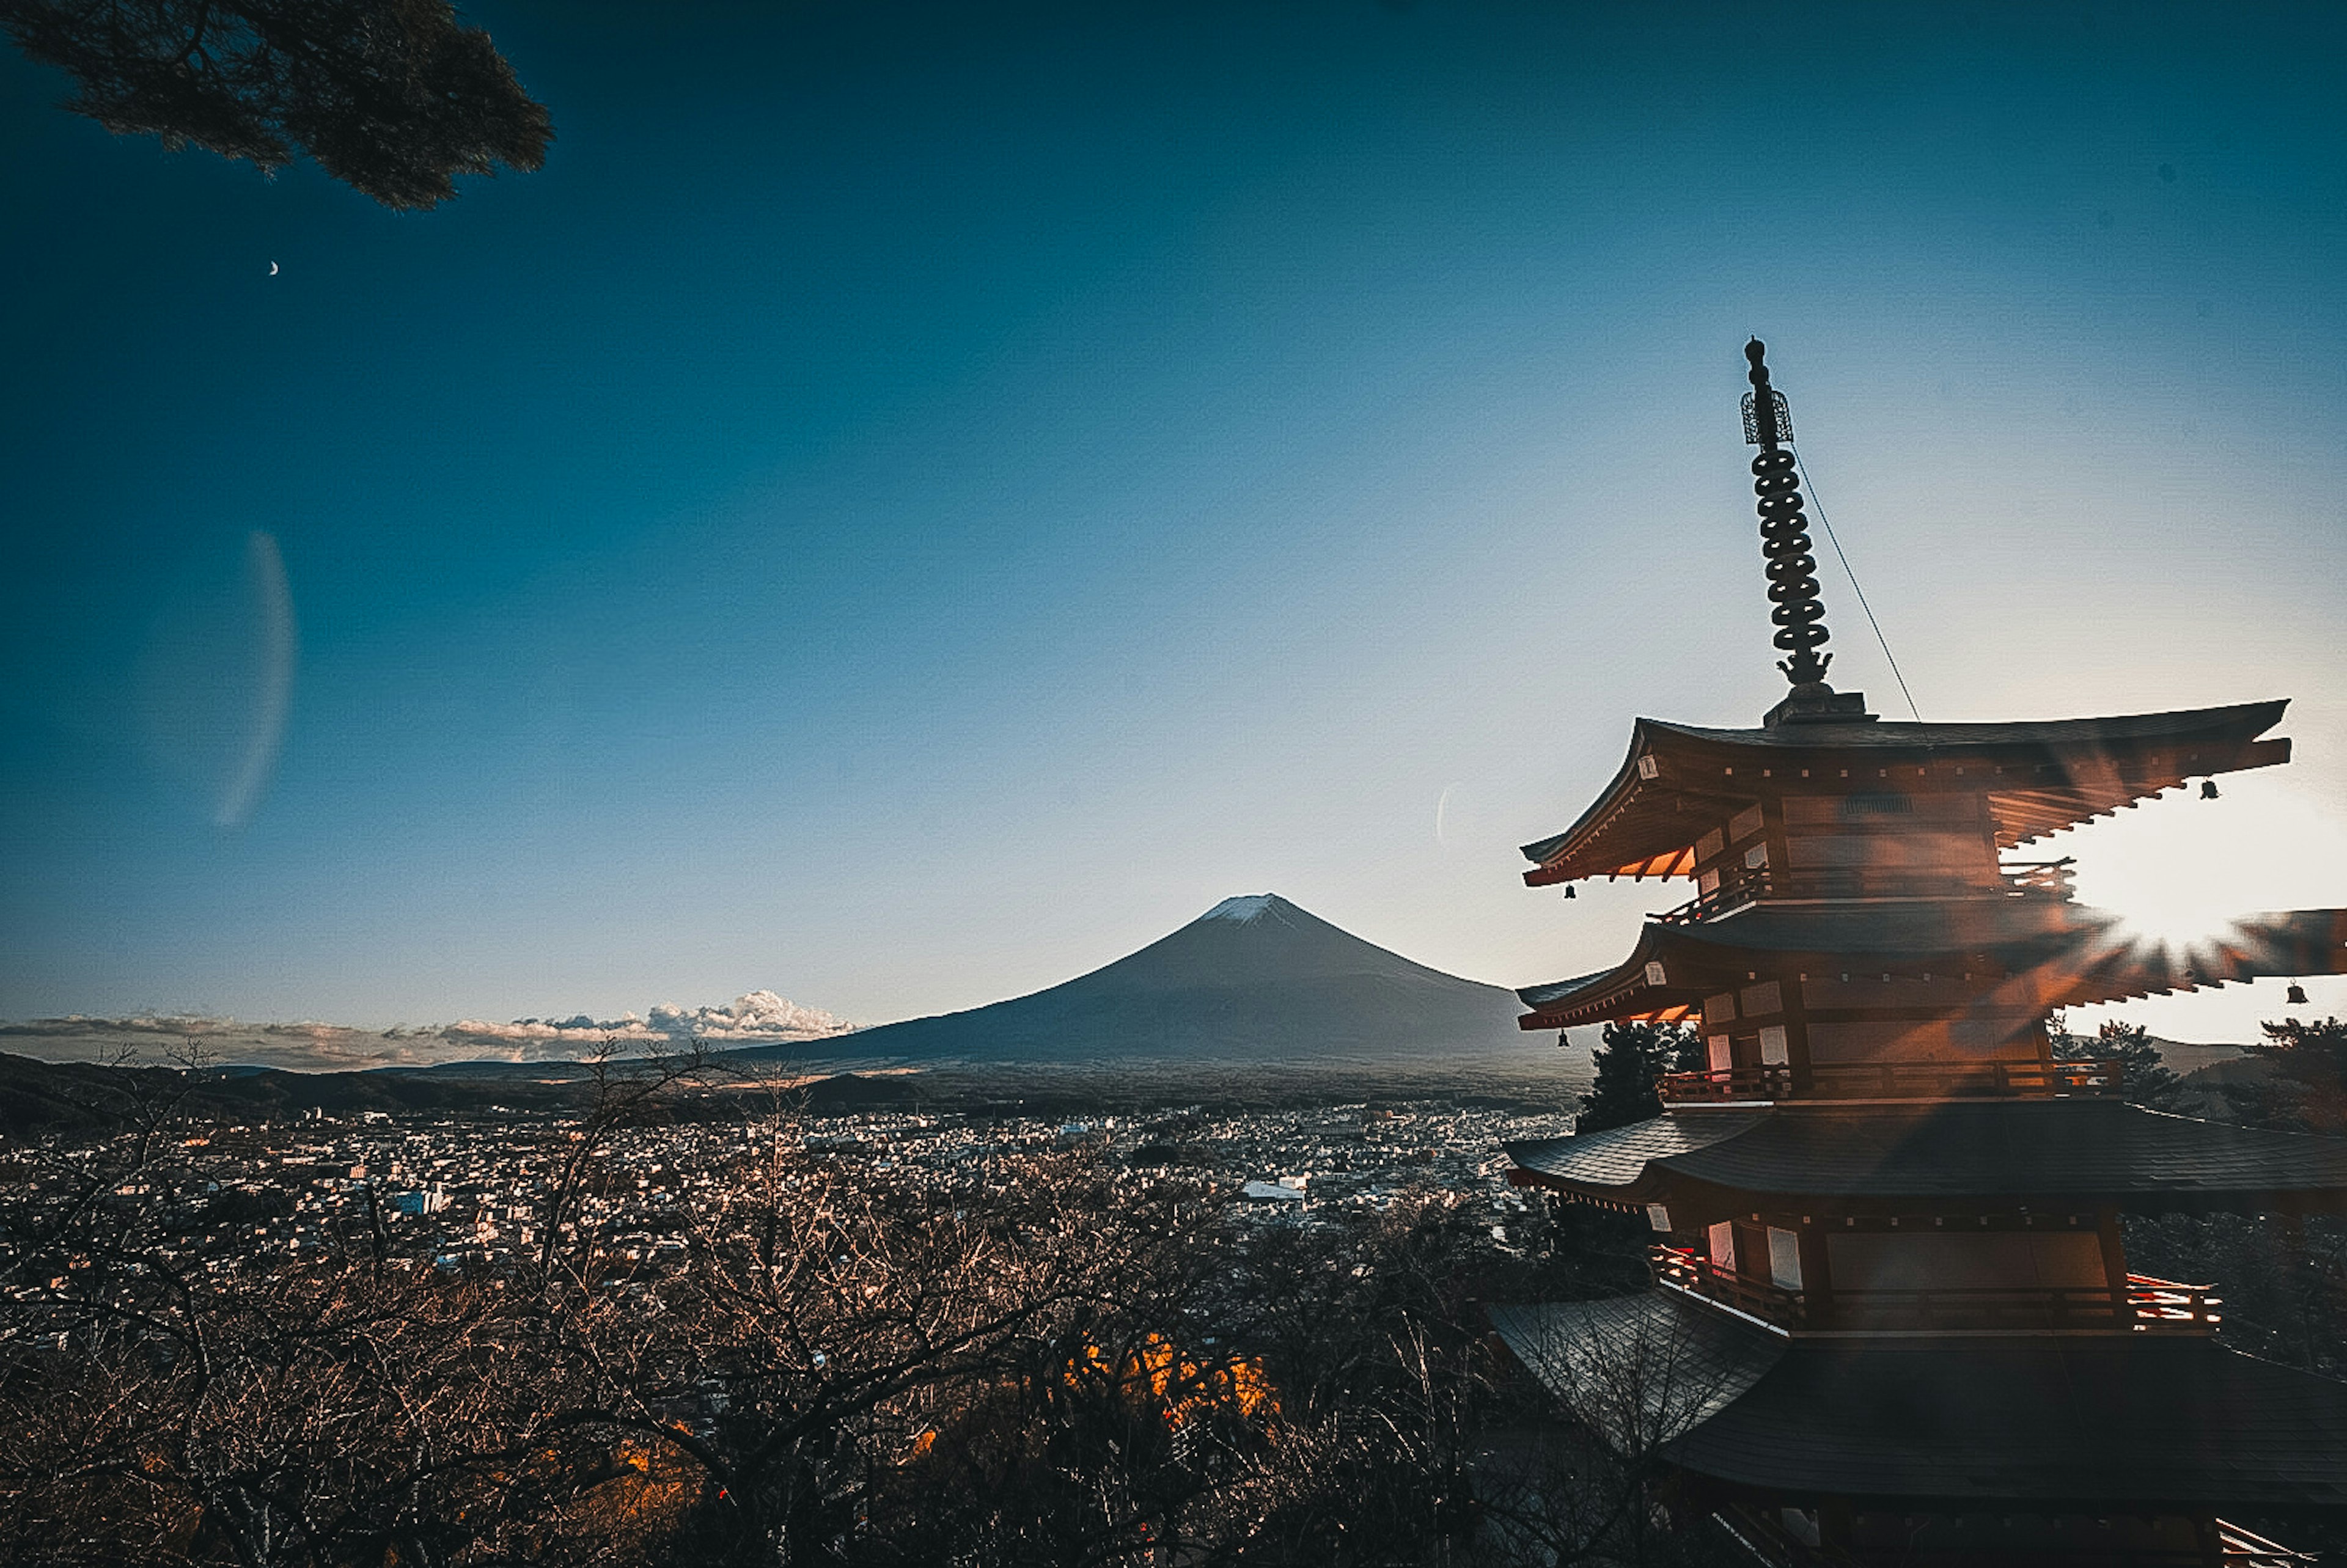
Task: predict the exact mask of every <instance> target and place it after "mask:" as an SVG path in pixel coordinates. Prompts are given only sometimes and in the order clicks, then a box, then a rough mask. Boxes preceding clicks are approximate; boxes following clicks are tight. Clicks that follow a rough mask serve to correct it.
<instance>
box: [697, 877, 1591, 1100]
mask: <svg viewBox="0 0 2347 1568" xmlns="http://www.w3.org/2000/svg"><path fill="white" fill-rule="evenodd" d="M1520 1011H1522V1008H1521V1006H1520V1005H1519V1004H1518V1002H1517V1000H1516V998H1515V995H1514V993H1512V992H1511V991H1508V990H1506V989H1502V988H1501V987H1499V986H1491V985H1484V984H1482V983H1481V982H1480V981H1476V980H1468V979H1460V978H1459V977H1458V976H1456V975H1448V974H1444V973H1443V972H1442V971H1441V970H1440V969H1434V968H1428V967H1427V966H1425V965H1424V964H1419V963H1414V962H1412V961H1411V960H1409V959H1408V958H1403V957H1402V956H1401V955H1400V954H1399V953H1393V952H1389V951H1388V950H1387V949H1385V948H1380V947H1378V946H1377V945H1376V944H1375V943H1373V942H1367V941H1364V940H1362V939H1361V938H1358V937H1356V936H1354V935H1353V934H1352V933H1350V932H1349V931H1346V930H1342V929H1340V928H1339V927H1336V926H1332V925H1330V924H1329V923H1328V922H1327V921H1326V920H1323V919H1321V918H1320V917H1318V916H1317V915H1314V914H1312V913H1310V912H1309V911H1308V910H1306V909H1303V908H1300V907H1297V906H1296V905H1295V904H1292V903H1290V902H1288V901H1287V900H1286V899H1285V898H1282V897H1279V896H1278V895H1277V894H1275V893H1257V894H1249V895H1246V896H1245V897H1235V898H1225V899H1224V900H1223V901H1222V902H1221V903H1220V904H1217V905H1215V906H1214V907H1213V908H1212V909H1209V910H1207V911H1206V912H1205V913H1204V915H1201V916H1200V917H1197V918H1196V919H1194V920H1193V921H1191V922H1190V923H1189V924H1188V925H1186V926H1184V927H1181V928H1180V929H1178V930H1176V931H1173V932H1172V933H1171V934H1169V935H1167V936H1164V937H1162V938H1158V939H1157V940H1156V941H1154V942H1152V943H1151V944H1149V946H1147V947H1145V948H1141V949H1140V950H1139V951H1137V952H1134V953H1131V954H1128V955H1126V956H1125V957H1124V958H1119V959H1117V960H1115V961H1114V962H1113V963H1110V964H1105V965H1103V966H1102V967H1101V968H1097V969H1094V970H1092V972H1091V973H1089V974H1085V975H1081V976H1078V977H1077V978H1076V979H1071V980H1067V981H1064V982H1062V983H1061V984H1060V985H1056V986H1052V987H1051V988H1050V989H1045V990H1040V991H1036V992H1033V993H1031V994H1030V995H1028V996H1023V997H1015V998H1012V999H1010V1000H1007V1001H999V1002H994V1003H991V1004H989V1005H988V1006H985V1007H979V1008H971V1009H968V1010H966V1011H963V1012H954V1013H944V1014H939V1015H938V1016H935V1017H931V1018H919V1019H910V1020H906V1021H905V1022H902V1023H893V1024H883V1025H880V1026H879V1027H877V1028H874V1029H866V1030H857V1031H856V1033H854V1034H853V1035H848V1036H846V1037H843V1038H840V1039H837V1040H829V1041H825V1045H826V1046H828V1047H834V1048H837V1049H841V1050H853V1051H855V1052H856V1053H857V1054H859V1055H867V1056H872V1057H889V1058H903V1059H907V1060H912V1061H919V1060H921V1059H923V1058H953V1059H958V1060H963V1061H1034V1062H1048V1061H1093V1062H1098V1061H1112V1060H1116V1059H1132V1060H1135V1061H1178V1060H1184V1059H1196V1060H1212V1061H1258V1062H1279V1061H1297V1060H1305V1059H1314V1060H1325V1059H1332V1058H1333V1059H1357V1060H1361V1061H1388V1060H1391V1059H1395V1058H1430V1057H1439V1056H1445V1055H1451V1054H1455V1053H1459V1052H1462V1051H1465V1052H1473V1053H1475V1054H1476V1055H1478V1056H1480V1057H1490V1056H1492V1055H1494V1054H1497V1055H1500V1056H1504V1057H1507V1058H1512V1059H1514V1060H1517V1061H1522V1059H1524V1058H1525V1057H1526V1056H1527V1055H1528V1054H1532V1053H1535V1052H1540V1051H1553V1050H1554V1044H1553V1040H1551V1039H1550V1037H1548V1036H1546V1035H1540V1036H1527V1035H1525V1034H1523V1033H1522V1032H1521V1031H1520V1030H1518V1029H1517V1028H1516V1023H1515V1020H1516V1015H1517V1014H1518V1013H1519V1012H1520ZM794 1049H796V1048H792V1047H780V1048H758V1047H753V1048H750V1049H749V1050H744V1051H743V1052H738V1053H735V1054H740V1055H745V1056H758V1057H764V1056H769V1055H771V1056H776V1057H779V1056H783V1055H786V1054H790V1053H792V1052H793V1051H794Z"/></svg>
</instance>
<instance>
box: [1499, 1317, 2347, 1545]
mask: <svg viewBox="0 0 2347 1568" xmlns="http://www.w3.org/2000/svg"><path fill="white" fill-rule="evenodd" d="M1490 1316H1491V1327H1492V1330H1493V1332H1494V1333H1495V1334H1497V1335H1498V1337H1500V1339H1501V1342H1502V1343H1504V1344H1505V1345H1506V1346H1507V1348H1508V1349H1509V1351H1510V1352H1511V1353H1512V1355H1514V1357H1515V1358H1516V1359H1517V1360H1518V1361H1519V1362H1521V1363H1522V1365H1523V1367H1524V1368H1525V1369H1526V1370H1527V1371H1529V1372H1531V1373H1532V1376H1533V1377H1534V1378H1537V1379H1538V1380H1539V1381H1540V1382H1541V1383H1542V1385H1543V1386H1544V1387H1545V1388H1546V1389H1548V1390H1549V1392H1550V1393H1551V1394H1552V1395H1553V1396H1554V1397H1555V1399H1557V1400H1558V1402H1559V1403H1560V1404H1561V1405H1563V1407H1564V1408H1565V1409H1567V1410H1569V1411H1571V1412H1572V1413H1573V1415H1574V1416H1575V1417H1576V1418H1577V1419H1580V1420H1582V1421H1583V1422H1584V1423H1586V1424H1587V1425H1588V1426H1589V1427H1591V1428H1592V1429H1593V1430H1595V1431H1597V1432H1598V1433H1600V1434H1601V1435H1603V1436H1604V1438H1605V1440H1607V1441H1609V1442H1611V1443H1613V1444H1614V1446H1615V1447H1616V1448H1617V1449H1619V1450H1623V1451H1625V1452H1639V1451H1659V1453H1660V1454H1661V1456H1662V1457H1663V1458H1665V1459H1666V1460H1669V1461H1670V1462H1671V1463H1672V1464H1673V1465H1675V1466H1676V1467H1678V1468H1679V1469H1680V1470H1682V1471H1688V1472H1691V1473H1693V1474H1695V1475H1698V1476H1703V1477H1705V1478H1707V1479H1708V1480H1710V1481H1713V1482H1715V1483H1717V1484H1721V1485H1725V1486H1727V1487H1729V1488H1732V1489H1735V1490H1737V1491H1742V1492H1745V1493H1747V1494H1748V1495H1751V1496H1754V1497H1755V1498H1756V1499H1758V1500H1760V1501H1766V1502H1769V1503H1805V1502H1812V1501H1823V1500H1826V1499H1838V1500H1841V1501H1845V1502H1847V1501H1856V1500H1864V1501H1866V1502H1867V1503H1868V1504H1870V1506H1872V1507H1874V1508H1878V1509H1880V1508H1884V1507H1892V1508H1895V1507H1897V1506H1898V1505H1899V1504H1900V1503H1902V1502H1903V1503H1908V1504H1911V1505H1913V1506H1914V1507H1915V1508H1916V1509H1917V1511H1918V1512H1938V1511H1942V1510H1945V1509H1949V1508H1951V1507H1952V1508H1954V1509H1958V1510H1963V1511H1966V1512H1973V1511H1978V1512H1991V1513H1993V1512H1998V1511H1999V1510H2000V1508H2006V1509H2010V1508H2013V1507H2014V1506H2015V1505H2018V1506H2020V1507H2027V1508H2033V1509H2040V1510H2050V1511H2060V1512H2069V1511H2075V1510H2077V1509H2079V1508H2082V1507H2083V1508H2086V1509H2090V1510H2092V1509H2110V1510H2112V1511H2114V1512H2117V1511H2125V1512H2144V1513H2171V1514H2172V1513H2175V1512H2201V1511H2209V1512H2215V1511H2221V1510H2230V1509H2233V1508H2238V1507H2242V1506H2245V1505H2246V1506H2259V1505H2265V1506H2280V1507H2318V1508H2336V1507H2339V1506H2342V1504H2347V1384H2342V1383H2340V1382H2337V1381H2335V1380H2333V1379H2332V1378H2321V1377H2318V1376H2316V1375H2314V1374H2312V1373H2310V1372H2301V1371H2298V1370H2296V1369H2294V1368H2287V1367H2280V1366H2275V1365H2273V1364H2271V1363H2269V1362H2264V1361H2259V1360H2254V1359H2252V1358H2250V1357H2247V1356H2241V1355H2238V1354H2236V1353H2235V1352H2233V1351H2230V1350H2228V1349H2226V1348H2224V1347H2222V1346H2220V1345H2219V1344H2217V1343H2215V1342H2214V1341H2212V1340H2209V1339H2207V1338H2204V1337H2197V1336H2183V1335H2178V1336H2159V1335H2118V1334H2111V1335H2081V1336H2075V1337H2065V1336H2057V1335H2014V1336H2009V1337H1980V1338H1947V1337H1938V1338H1934V1337H1882V1338H1867V1339H1839V1340H1836V1339H1788V1338H1786V1337H1782V1336H1779V1335H1775V1334H1771V1333H1770V1332H1768V1330H1766V1329H1764V1328H1761V1327H1758V1326H1756V1325H1752V1324H1748V1323H1746V1322H1743V1321H1741V1320H1740V1319H1738V1318H1737V1317H1732V1316H1731V1315H1729V1314H1727V1313H1725V1312H1720V1311H1717V1310H1715V1309H1712V1308H1710V1307H1706V1306H1704V1305H1702V1304H1700V1303H1695V1302H1689V1301H1686V1300H1684V1299H1680V1298H1677V1297H1675V1296H1670V1295H1667V1294H1665V1293H1661V1292H1649V1293H1647V1294H1645V1295H1642V1296H1616V1297H1614V1298H1612V1299H1610V1300H1603V1301H1574V1302H1555V1303H1549V1304H1545V1305H1541V1306H1528V1307H1514V1306H1495V1307H1491V1309H1490ZM1624 1368H1645V1369H1646V1372H1647V1375H1646V1376H1643V1377H1637V1378H1625V1377H1624ZM2090 1554H2091V1553H2090Z"/></svg>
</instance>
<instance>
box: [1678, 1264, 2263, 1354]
mask: <svg viewBox="0 0 2347 1568" xmlns="http://www.w3.org/2000/svg"><path fill="white" fill-rule="evenodd" d="M1646 1257H1647V1268H1648V1272H1649V1273H1650V1274H1651V1275H1652V1276H1653V1278H1654V1281H1655V1284H1656V1285H1659V1286H1663V1287H1664V1288H1665V1289H1668V1290H1676V1291H1680V1292H1682V1293H1684V1294H1686V1295H1688V1296H1696V1297H1697V1298H1698V1299H1700V1300H1704V1301H1708V1302H1712V1303H1714V1304H1715V1305H1717V1306H1721V1307H1731V1308H1733V1309H1734V1310H1736V1311H1737V1312H1740V1313H1742V1314H1744V1315H1745V1316H1746V1317H1757V1318H1758V1319H1759V1320H1760V1321H1761V1322H1763V1323H1768V1324H1771V1325H1773V1326H1775V1327H1778V1328H1783V1329H1786V1330H1788V1331H1792V1332H1806V1333H1818V1332H1824V1331H1839V1332H1845V1333H1876V1334H1896V1333H1918V1332H1923V1333H1929V1332H1935V1331H1939V1330H1974V1331H1977V1330H1981V1329H2004V1330H2008V1331H2019V1332H2045V1331H2048V1330H2058V1329H2071V1330H2099V1331H2102V1332H2106V1333H2116V1332H2119V1331H2121V1330H2127V1331H2131V1332H2135V1333H2169V1334H2213V1333H2215V1332H2216V1330H2217V1325H2218V1324H2219V1322H2221V1321H2223V1315H2222V1314H2221V1313H2219V1311H2218V1310H2217V1308H2218V1307H2220V1306H2222V1305H2223V1298H2222V1297H2220V1296H2214V1295H2211V1294H2210V1292H2211V1290H2212V1289H2213V1288H2214V1287H2213V1286H2206V1285H2180V1284H2178V1283H2177V1282H2176V1281H2174V1280H2172V1279H2155V1278H2153V1277H2152V1276H2149V1275H2146V1274H2130V1275H2128V1276H2127V1307H2126V1313H2125V1316H2122V1315H2121V1313H2120V1311H2119V1308H2118V1305H2117V1303H2116V1302H2115V1301H2113V1299H2112V1297H2111V1293H2110V1292H2109V1291H2108V1290H2106V1289H2104V1288H2102V1287H2100V1286H2053V1285H2047V1286H1955V1287H1950V1288H1945V1289H1937V1290H1837V1291H1834V1292H1832V1293H1831V1294H1830V1295H1814V1294H1812V1293H1809V1292H1805V1291H1799V1290H1787V1289H1785V1288H1784V1287H1783V1286H1778V1285H1772V1284H1769V1283H1768V1281H1766V1280H1758V1279H1749V1278H1747V1277H1746V1276H1743V1275H1740V1274H1738V1273H1737V1272H1736V1271H1735V1270H1733V1269H1727V1268H1722V1267H1720V1266H1718V1265H1717V1264H1715V1263H1713V1262H1712V1261H1711V1260H1710V1259H1709V1258H1707V1257H1705V1256H1704V1255H1702V1254H1701V1253H1699V1252H1696V1251H1695V1250H1694V1249H1693V1248H1690V1247H1675V1246H1670V1245H1664V1244H1657V1245H1655V1246H1653V1247H1651V1248H1649V1249H1648V1250H1647V1255H1646Z"/></svg>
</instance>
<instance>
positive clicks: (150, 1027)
mask: <svg viewBox="0 0 2347 1568" xmlns="http://www.w3.org/2000/svg"><path fill="white" fill-rule="evenodd" d="M855 1027H856V1026H855V1025H853V1024H851V1023H848V1022H847V1021H846V1020H844V1019H840V1018H835V1017H834V1016H833V1015H832V1014H830V1013H827V1012H824V1011H822V1010H821V1009H816V1008H808V1007H801V1006H799V1005H798V1004H797V1003H795V1002H793V1001H788V1000H785V999H783V998H782V997H779V996H776V995H775V994H774V992H773V991H752V992H750V993H749V994H748V995H747V996H743V997H736V998H735V999H733V1001H732V1002H730V1003H726V1004H723V1005H721V1006H717V1007H691V1008H686V1007H656V1008H653V1009H651V1012H650V1014H649V1015H648V1016H643V1017H639V1016H638V1015H636V1014H634V1013H623V1014H621V1015H620V1017H618V1018H616V1019H595V1018H589V1017H588V1016H587V1015H586V1014H584V1013H581V1014H579V1016H577V1017H575V1018H567V1019H535V1018H532V1019H521V1020H516V1021H515V1022H512V1023H487V1022H484V1021H482V1020H477V1019H468V1020H465V1021H463V1022H460V1023H452V1024H448V1025H446V1026H445V1027H425V1028H417V1029H393V1030H364V1029H350V1028H345V1027H344V1026H343V1025H340V1024H329V1023H265V1024H254V1023H243V1022H240V1021H238V1020H235V1019H222V1018H170V1017H141V1018H118V1019H105V1018H81V1017H75V1018H57V1019H36V1020H32V1021H29V1022H24V1023H8V1024H0V1052H7V1051H17V1052H21V1053H23V1054H25V1055H27V1056H37V1057H41V1058H44V1059H46V1060H47V1061H115V1060H118V1059H122V1058H124V1057H126V1056H127V1057H128V1058H130V1059H133V1060H136V1061H141V1062H144V1063H147V1064H149V1065H150V1066H152V1065H169V1064H171V1063H173V1062H175V1061H182V1060H187V1059H189V1058H190V1056H191V1055H192V1056H194V1057H196V1058H198V1059H200V1060H202V1061H208V1062H217V1063H249V1064H252V1065H256V1066H262V1067H282V1068H288V1069H291V1070H292V1071H297V1072H333V1071H364V1070H366V1069H368V1068H374V1067H425V1066H430V1065H432V1064H433V1063H435V1062H442V1061H461V1060H464V1059H466V1058H481V1057H495V1058H499V1059H502V1060H505V1061H568V1060H570V1059H572V1058H576V1057H579V1056H581V1055H584V1054H585V1053H586V1052H588V1051H589V1050H593V1049H594V1048H596V1047H597V1046H600V1045H602V1044H604V1043H605V1042H607V1041H608V1042H610V1043H612V1044H615V1045H620V1046H630V1045H638V1046H641V1045H647V1044H652V1043H656V1042H657V1043H682V1042H683V1041H685V1040H705V1041H707V1042H708V1043H710V1044H712V1045H716V1046H733V1045H764V1044H772V1043H776V1042H787V1041H793V1040H828V1039H830V1038H832V1037H833V1036H835V1035H843V1034H846V1033H849V1032H851V1031H852V1030H854V1028H855Z"/></svg>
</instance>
